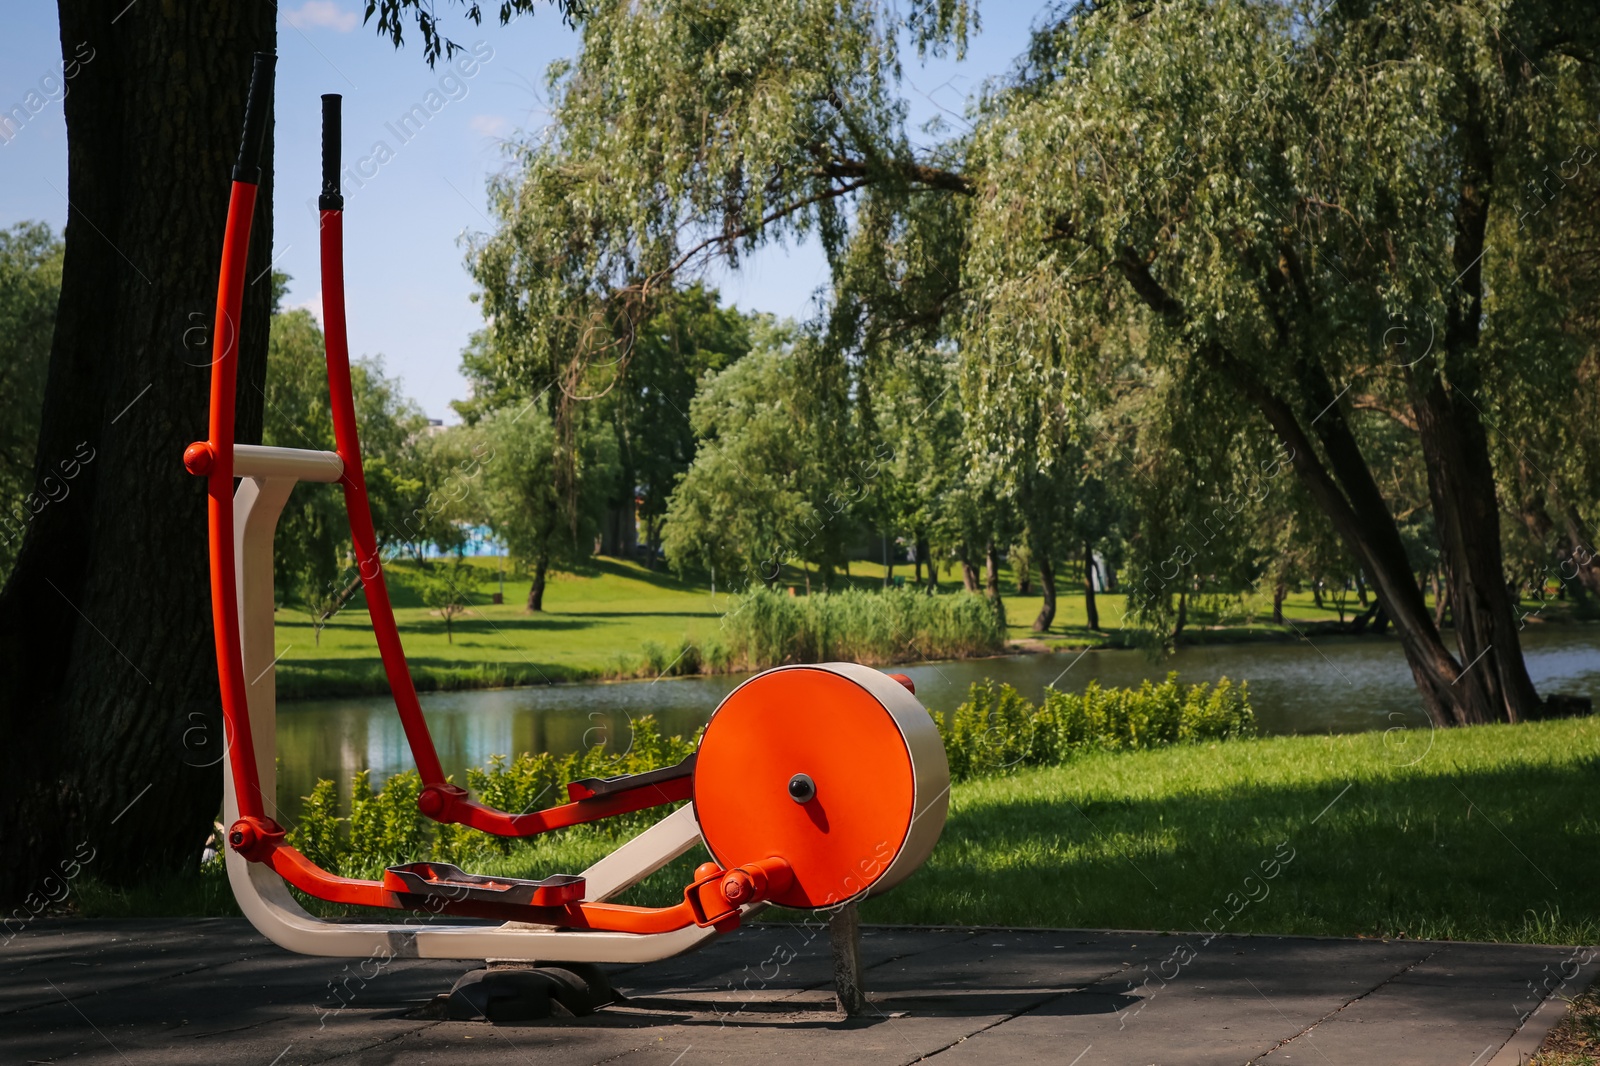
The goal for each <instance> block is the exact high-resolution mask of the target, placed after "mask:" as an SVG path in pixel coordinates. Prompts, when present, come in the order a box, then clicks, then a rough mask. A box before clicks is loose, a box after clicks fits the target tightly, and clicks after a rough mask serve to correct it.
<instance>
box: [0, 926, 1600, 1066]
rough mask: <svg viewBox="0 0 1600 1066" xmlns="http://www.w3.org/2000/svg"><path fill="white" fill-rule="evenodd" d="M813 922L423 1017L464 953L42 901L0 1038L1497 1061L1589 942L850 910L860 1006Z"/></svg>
mask: <svg viewBox="0 0 1600 1066" xmlns="http://www.w3.org/2000/svg"><path fill="white" fill-rule="evenodd" d="M827 941H828V938H827V932H826V930H825V929H819V930H809V929H807V928H805V927H803V926H766V927H762V926H757V927H755V928H752V929H744V930H740V931H739V932H737V933H734V934H733V935H731V936H728V937H724V938H723V939H722V940H721V941H719V942H717V943H716V944H713V945H712V946H711V947H709V948H708V949H706V950H704V951H701V952H698V953H695V954H691V955H686V956H683V957H681V958H678V959H673V960H670V961H667V962H663V963H656V964H653V965H650V966H641V967H635V968H632V969H619V970H617V971H616V972H615V973H614V975H613V979H614V980H615V982H616V985H617V987H618V988H619V989H620V990H621V991H622V992H623V993H625V994H626V995H627V996H628V997H629V1001H628V1003H627V1004H626V1005H625V1006H617V1007H610V1008H606V1009H605V1010H603V1011H601V1012H599V1013H598V1014H595V1015H591V1016H588V1017H582V1018H576V1019H572V1018H568V1019H563V1020H554V1021H543V1022H529V1023H524V1024H519V1025H498V1026H490V1025H487V1024H484V1023H481V1022H480V1023H471V1022H449V1021H434V1020H429V1019H427V1018H426V1017H420V1016H418V1014H419V1012H418V1008H419V1006H420V1005H421V1004H423V1003H425V1002H427V1001H428V1000H429V999H430V998H431V997H433V996H435V995H436V994H438V993H440V992H444V991H447V990H448V989H449V988H450V985H451V984H452V983H453V981H454V980H455V978H457V977H458V976H460V974H461V973H462V972H464V971H465V970H466V969H468V968H470V966H469V965H468V964H463V963H446V962H431V961H427V962H425V961H419V960H397V961H394V962H391V963H389V964H387V965H386V966H382V967H379V966H378V965H377V964H376V963H373V962H366V963H361V962H349V963H347V962H345V961H344V960H339V959H321V958H306V957H302V956H296V955H291V954H289V953H287V952H285V951H282V950H279V949H278V948H276V947H274V946H272V945H270V944H268V943H267V942H266V941H265V940H263V939H262V938H261V937H259V936H257V935H256V934H255V932H254V931H253V930H252V929H251V928H250V927H249V926H248V925H247V924H246V923H245V922H243V921H240V920H236V919H209V920H196V921H185V922H179V921H124V922H73V921H56V922H40V923H37V924H36V925H34V926H32V927H30V928H28V929H27V930H26V931H24V932H22V933H20V934H19V935H17V936H16V937H15V938H13V939H11V940H10V941H9V942H3V943H0V1062H4V1063H39V1062H57V1061H66V1060H71V1061H73V1062H110V1063H125V1064H128V1066H136V1064H137V1066H143V1064H146V1063H149V1064H161V1066H167V1064H180V1063H204V1064H207V1066H221V1064H231V1063H254V1064H258V1066H292V1064H295V1063H312V1062H317V1063H323V1062H326V1063H338V1064H341V1066H345V1064H357V1063H360V1064H377V1063H383V1064H406V1066H411V1064H421V1063H442V1064H469V1063H489V1062H495V1063H524V1062H526V1063H538V1064H540V1066H544V1064H550V1066H591V1064H597V1063H607V1064H609V1066H672V1064H681V1066H697V1064H700V1063H755V1062H762V1063H765V1062H778V1063H787V1064H791V1066H825V1064H828V1063H835V1062H838V1063H846V1062H848V1063H851V1064H852V1066H859V1064H861V1063H874V1064H876V1063H906V1062H915V1061H919V1060H921V1059H924V1058H931V1059H933V1060H935V1061H936V1062H937V1063H940V1064H950V1066H957V1064H964V1063H973V1064H976V1063H982V1064H984V1066H1004V1064H1008V1063H1026V1064H1028V1066H1045V1064H1049V1066H1057V1064H1059V1066H1098V1064H1114V1063H1126V1064H1130V1066H1145V1064H1150V1063H1161V1064H1201V1063H1206V1064H1209V1063H1218V1064H1223V1063H1226V1064H1230V1066H1238V1064H1241V1063H1254V1062H1261V1063H1266V1064H1270V1066H1295V1064H1297V1063H1317V1064H1321V1066H1346V1064H1348V1066H1367V1064H1383V1066H1398V1064H1401V1063H1429V1064H1432V1063H1451V1064H1457V1066H1488V1064H1489V1063H1491V1062H1492V1063H1494V1064H1495V1066H1502V1064H1509V1063H1515V1062H1517V1061H1518V1060H1519V1057H1521V1056H1522V1055H1525V1054H1526V1053H1527V1052H1531V1051H1532V1050H1533V1048H1534V1047H1536V1046H1537V1043H1538V1040H1539V1038H1540V1037H1541V1036H1542V1034H1543V1033H1544V1032H1545V1031H1546V1030H1547V1029H1548V1028H1549V1026H1550V1025H1551V1024H1553V1023H1554V1021H1555V1020H1556V1019H1557V1017H1559V1013H1560V1010H1561V1009H1562V1004H1561V1003H1560V1001H1559V1000H1551V1001H1549V1002H1548V1003H1546V1005H1545V1006H1544V1008H1543V1009H1542V1010H1539V1011H1538V1013H1536V1014H1535V1015H1533V1017H1532V1018H1530V1019H1529V1020H1528V1022H1527V1024H1526V1025H1522V1024H1521V1022H1522V1018H1523V1016H1524V1015H1525V1014H1527V1013H1528V1012H1530V1011H1533V1010H1534V1009H1535V1008H1536V1007H1538V1006H1539V1005H1540V1003H1541V1001H1542V1000H1544V998H1545V996H1546V995H1547V990H1549V989H1554V988H1555V987H1556V985H1557V983H1558V982H1559V981H1560V977H1559V976H1555V975H1559V974H1560V973H1561V972H1562V971H1563V968H1565V969H1566V971H1567V972H1569V973H1570V972H1571V970H1572V967H1573V965H1575V964H1576V962H1578V961H1583V962H1587V961H1588V960H1587V959H1584V958H1583V956H1582V955H1575V954H1574V952H1572V951H1571V950H1570V949H1565V948H1541V947H1517V946H1503V945H1484V944H1452V943H1439V942H1429V941H1398V942H1389V943H1384V942H1380V941H1371V940H1321V939H1307V938H1295V937H1226V936H1224V937H1217V938H1216V939H1214V940H1212V941H1211V942H1210V943H1204V941H1203V938H1201V937H1199V936H1193V935H1191V936H1163V935H1158V934H1152V933H1120V932H1118V933H1113V932H1094V931H1072V930H1043V931H1039V930H1027V931H973V930H927V929H894V928H869V929H867V930H866V931H865V933H864V937H863V941H862V956H863V958H862V964H863V966H865V967H867V970H866V974H867V982H868V988H869V992H870V993H871V997H872V1001H873V1009H872V1011H871V1012H870V1013H869V1016H868V1017H865V1018H861V1019H857V1020H852V1021H846V1020H844V1019H842V1018H841V1017H839V1016H838V1015H836V1014H834V1013H833V1009H832V1008H833V1001H832V993H831V984H830V982H831V979H832V977H831V975H832V969H831V962H830V959H829V955H828V948H827ZM1591 957H1592V953H1591ZM1587 977H1588V970H1587V968H1586V967H1585V968H1584V972H1583V975H1582V976H1581V977H1580V978H1578V980H1580V981H1582V980H1586V979H1587ZM1576 991H1577V988H1576V987H1574V986H1573V985H1570V984H1569V985H1568V986H1567V987H1565V988H1564V989H1562V990H1561V992H1562V994H1563V995H1567V996H1570V995H1573V994H1575V993H1576ZM341 1003H343V1004H345V1005H344V1006H341ZM1519 1026H1520V1031H1519Z"/></svg>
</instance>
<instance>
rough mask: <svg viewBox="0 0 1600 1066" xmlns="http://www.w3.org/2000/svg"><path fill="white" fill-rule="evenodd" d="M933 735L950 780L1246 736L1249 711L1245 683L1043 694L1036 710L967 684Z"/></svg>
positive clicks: (1014, 695)
mask: <svg viewBox="0 0 1600 1066" xmlns="http://www.w3.org/2000/svg"><path fill="white" fill-rule="evenodd" d="M935 720H936V721H937V722H938V724H939V733H940V735H941V736H942V737H943V738H944V745H945V752H946V754H947V755H948V756H949V759H950V774H951V776H952V777H954V778H956V779H957V780H961V779H965V778H969V777H978V776H984V775H988V774H996V773H1005V772H1006V771H1008V770H1010V769H1011V768H1012V767H1016V766H1041V765H1056V764H1059V763H1064V762H1067V761H1069V760H1070V759H1072V758H1073V757H1074V756H1076V755H1077V754H1079V753H1080V752H1083V751H1089V750H1110V751H1131V750H1133V749H1136V748H1149V747H1156V746H1158V745H1162V744H1175V743H1180V742H1185V741H1196V740H1231V739H1236V738H1239V737H1248V736H1254V735H1255V732H1256V719H1255V712H1254V711H1253V710H1252V709H1251V707H1250V691H1249V686H1248V684H1246V683H1240V684H1239V685H1237V686H1236V685H1234V684H1233V682H1231V681H1229V680H1228V679H1227V678H1223V679H1222V680H1221V681H1218V682H1217V684H1216V685H1215V686H1211V685H1209V684H1200V685H1191V686H1188V687H1187V688H1185V687H1184V686H1182V685H1180V684H1179V683H1178V675H1177V674H1176V673H1169V674H1168V675H1167V678H1166V680H1165V681H1163V682H1162V683H1161V684H1159V685H1157V684H1153V683H1152V682H1150V681H1146V682H1144V684H1142V685H1140V686H1139V687H1138V688H1110V689H1107V688H1101V687H1100V685H1099V683H1098V682H1092V683H1090V685H1089V687H1088V688H1087V689H1085V690H1084V691H1083V692H1081V693H1068V692H1061V691H1058V690H1056V689H1053V688H1047V689H1045V698H1044V706H1043V707H1036V706H1034V705H1033V703H1031V702H1030V701H1028V700H1027V699H1025V698H1024V697H1023V696H1022V695H1021V694H1020V693H1018V692H1017V690H1016V689H1014V688H1012V687H1011V686H1010V685H996V684H995V683H994V682H993V681H980V682H976V683H974V684H973V686H972V688H971V690H970V691H969V693H968V695H967V701H966V702H965V703H963V704H962V705H961V706H960V707H957V708H956V709H955V711H954V712H952V713H951V714H950V715H948V716H946V717H944V718H940V717H939V716H937V715H936V716H935Z"/></svg>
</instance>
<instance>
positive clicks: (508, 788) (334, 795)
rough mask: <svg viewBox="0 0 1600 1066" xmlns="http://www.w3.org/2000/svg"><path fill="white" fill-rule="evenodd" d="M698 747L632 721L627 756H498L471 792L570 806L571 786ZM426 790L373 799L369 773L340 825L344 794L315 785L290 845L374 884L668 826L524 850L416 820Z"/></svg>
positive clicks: (618, 825)
mask: <svg viewBox="0 0 1600 1066" xmlns="http://www.w3.org/2000/svg"><path fill="white" fill-rule="evenodd" d="M698 742H699V737H698V736H695V737H691V738H687V739H685V738H683V737H679V736H671V737H663V736H662V735H661V733H660V730H659V729H658V728H657V727H656V722H655V719H654V717H652V716H650V715H645V716H643V717H640V718H637V719H635V720H634V721H633V729H632V735H631V737H630V740H629V744H628V748H627V749H626V750H625V751H623V752H621V753H615V752H608V751H607V750H606V747H605V745H604V744H597V745H595V746H593V747H591V748H588V749H587V750H585V751H581V752H574V753H573V754H571V755H566V756H562V757H556V756H553V755H551V754H549V753H548V752H540V753H539V754H537V755H530V754H527V753H523V754H521V755H518V756H517V757H516V758H515V759H511V760H507V759H506V757H505V756H503V755H496V756H493V757H492V758H491V759H490V760H489V765H488V766H487V767H484V768H482V769H478V768H473V769H470V770H468V771H467V787H468V788H469V789H470V790H471V791H472V792H473V794H474V795H475V796H476V797H477V798H478V799H479V800H480V801H481V802H483V803H486V804H488V805H489V806H492V807H495V808H496V809H498V810H503V811H510V812H512V813H514V814H522V813H525V812H528V811H536V810H541V809H543V808H546V807H555V806H559V805H560V804H562V803H565V802H567V794H566V785H567V783H568V782H570V781H578V780H581V779H583V778H588V777H614V776H616V775H617V774H636V773H643V772H644V771H646V770H653V769H656V768H657V767H661V766H670V765H673V764H674V763H678V762H681V761H683V759H685V758H687V757H688V756H689V755H690V754H691V753H693V751H694V750H695V747H696V745H697V743H698ZM421 790H422V781H421V779H420V778H419V777H418V776H417V774H416V771H414V770H405V771H402V772H401V773H398V774H395V775H394V776H392V777H390V778H389V780H388V781H387V782H385V784H384V787H383V789H382V790H381V791H379V792H374V791H372V786H371V783H370V773H369V771H366V770H363V771H361V772H360V773H358V774H356V776H355V778H354V780H353V781H352V787H351V803H350V815H349V817H342V816H340V814H339V813H338V812H339V801H338V789H337V786H336V785H335V784H334V782H332V781H326V780H323V781H318V782H317V784H316V786H315V787H314V788H313V789H312V792H311V795H310V796H307V797H306V798H305V806H304V807H303V808H302V810H301V816H300V820H299V822H298V823H297V824H296V825H295V826H294V828H293V829H291V830H290V831H289V842H290V843H291V844H293V845H294V846H295V847H297V848H299V849H300V850H301V851H302V852H304V853H305V854H306V855H307V857H309V858H310V859H312V861H314V862H316V863H317V864H318V865H320V866H322V867H324V868H325V869H328V870H332V871H334V872H336V873H339V874H343V875H345V876H348V877H376V876H378V875H379V874H380V873H381V872H382V870H383V869H384V868H385V867H387V866H393V865H397V864H401V863H408V862H416V861H419V860H424V859H431V860H435V861H440V862H451V863H456V864H458V865H459V864H462V863H474V862H485V861H494V860H495V859H496V857H503V856H509V855H513V854H528V853H532V852H533V851H536V850H537V849H538V848H539V847H542V846H545V845H547V844H549V843H550V841H551V840H560V839H565V838H567V837H569V836H573V835H585V834H599V835H601V836H604V837H605V838H607V839H609V840H616V839H618V838H623V837H628V836H632V835H633V834H635V833H637V832H639V831H640V830H642V829H644V828H645V827H647V826H649V825H650V824H652V823H653V822H654V821H655V820H656V819H658V818H659V817H660V816H661V812H660V810H659V809H650V810H644V811H638V812H635V813H633V814H626V815H621V816H618V817H615V818H607V819H605V820H604V821H603V822H600V823H598V824H596V825H592V826H575V827H573V828H571V829H565V830H558V831H556V832H555V833H553V834H545V835H544V836H542V837H541V838H540V839H539V840H538V841H535V842H530V841H520V840H513V839H510V838H505V837H491V836H489V835H488V834H485V833H480V832H478V831H476V830H473V829H468V828H466V827H464V826H459V825H439V824H438V823H436V822H434V821H432V820H430V819H428V818H427V817H425V816H424V815H423V814H422V813H421V812H420V811H418V810H417V795H418V794H419V793H420V792H421ZM546 838H550V839H548V840H547V839H546ZM568 872H575V871H568Z"/></svg>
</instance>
